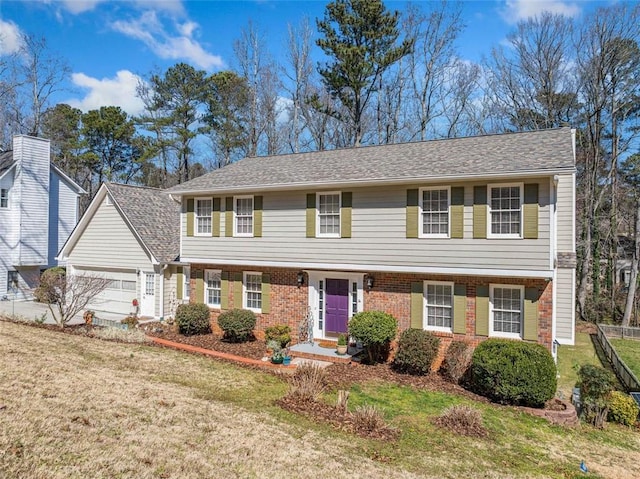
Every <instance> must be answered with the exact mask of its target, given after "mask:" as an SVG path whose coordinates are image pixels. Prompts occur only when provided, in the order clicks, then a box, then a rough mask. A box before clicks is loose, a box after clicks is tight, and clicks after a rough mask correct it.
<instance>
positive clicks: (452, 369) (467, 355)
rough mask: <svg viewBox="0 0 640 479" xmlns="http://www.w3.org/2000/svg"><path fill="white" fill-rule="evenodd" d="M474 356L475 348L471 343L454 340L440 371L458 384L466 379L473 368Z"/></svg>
mask: <svg viewBox="0 0 640 479" xmlns="http://www.w3.org/2000/svg"><path fill="white" fill-rule="evenodd" d="M472 356H473V348H472V347H471V345H470V344H469V343H467V342H465V341H452V342H451V344H450V345H449V347H448V348H447V352H446V353H445V356H444V360H443V361H442V366H440V373H441V374H442V375H443V376H444V377H446V378H447V379H449V380H450V381H452V382H454V383H456V384H458V383H460V382H461V381H465V380H466V379H467V378H468V375H469V369H470V368H471V357H472Z"/></svg>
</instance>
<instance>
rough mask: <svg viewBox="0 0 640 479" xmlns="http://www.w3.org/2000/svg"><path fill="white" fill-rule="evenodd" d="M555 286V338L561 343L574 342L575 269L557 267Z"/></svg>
mask: <svg viewBox="0 0 640 479" xmlns="http://www.w3.org/2000/svg"><path fill="white" fill-rule="evenodd" d="M556 288H557V290H556V339H557V340H558V342H560V343H562V344H574V338H573V332H574V326H575V324H574V321H575V294H574V291H575V270H574V269H562V268H561V269H558V272H557V276H556Z"/></svg>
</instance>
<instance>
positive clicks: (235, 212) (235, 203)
mask: <svg viewBox="0 0 640 479" xmlns="http://www.w3.org/2000/svg"><path fill="white" fill-rule="evenodd" d="M245 198H251V233H238V200H240V199H245ZM255 210H256V201H255V198H254V197H253V195H243V196H234V197H233V236H235V237H237V238H253V232H254V228H255V214H254V213H255Z"/></svg>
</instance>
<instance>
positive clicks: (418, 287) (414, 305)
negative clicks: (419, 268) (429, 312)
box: [411, 281, 424, 329]
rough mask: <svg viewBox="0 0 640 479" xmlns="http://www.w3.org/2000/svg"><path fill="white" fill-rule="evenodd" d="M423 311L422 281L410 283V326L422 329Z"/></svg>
mask: <svg viewBox="0 0 640 479" xmlns="http://www.w3.org/2000/svg"><path fill="white" fill-rule="evenodd" d="M423 313H424V289H423V283H422V282H421V281H420V282H415V283H411V327H412V328H413V329H422V315H423Z"/></svg>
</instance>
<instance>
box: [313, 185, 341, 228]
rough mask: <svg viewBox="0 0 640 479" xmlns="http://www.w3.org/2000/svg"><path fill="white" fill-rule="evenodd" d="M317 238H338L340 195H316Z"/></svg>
mask: <svg viewBox="0 0 640 479" xmlns="http://www.w3.org/2000/svg"><path fill="white" fill-rule="evenodd" d="M317 204H318V236H319V237H325V238H339V237H340V193H318V198H317Z"/></svg>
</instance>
